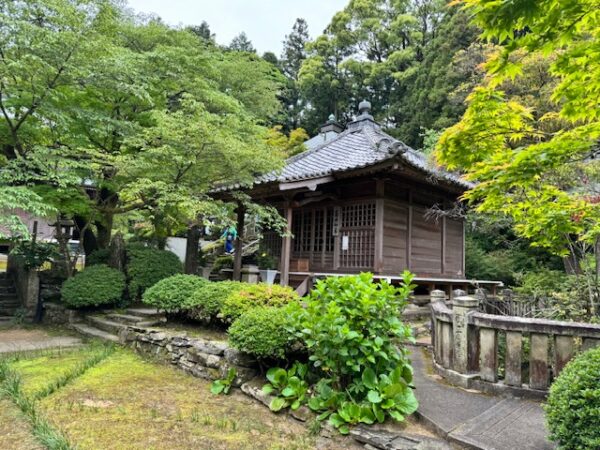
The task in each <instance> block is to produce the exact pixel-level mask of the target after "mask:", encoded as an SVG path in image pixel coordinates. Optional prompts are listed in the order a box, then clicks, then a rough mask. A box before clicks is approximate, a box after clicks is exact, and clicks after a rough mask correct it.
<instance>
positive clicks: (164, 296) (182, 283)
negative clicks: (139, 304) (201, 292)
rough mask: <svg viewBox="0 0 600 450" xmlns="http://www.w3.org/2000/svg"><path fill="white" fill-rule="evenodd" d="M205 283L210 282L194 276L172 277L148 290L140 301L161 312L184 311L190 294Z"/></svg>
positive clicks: (187, 305)
mask: <svg viewBox="0 0 600 450" xmlns="http://www.w3.org/2000/svg"><path fill="white" fill-rule="evenodd" d="M206 283H210V282H209V281H208V280H206V279H205V278H201V277H199V276H196V275H181V274H180V275H173V276H171V277H169V278H164V279H162V280H160V281H159V282H158V283H156V284H155V285H154V286H152V287H150V288H148V289H147V290H146V292H144V295H143V297H142V301H143V302H144V303H146V304H147V305H150V306H154V307H155V308H158V309H160V310H163V311H182V310H186V309H187V308H188V307H189V300H190V297H191V296H192V293H193V292H194V291H195V290H196V289H198V288H200V287H202V286H203V285H205V284H206Z"/></svg>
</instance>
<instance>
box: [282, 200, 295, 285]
mask: <svg viewBox="0 0 600 450" xmlns="http://www.w3.org/2000/svg"><path fill="white" fill-rule="evenodd" d="M283 214H284V215H285V221H286V223H287V226H286V235H285V236H284V237H283V242H282V245H281V264H280V271H281V275H280V277H279V280H280V284H281V285H282V286H287V285H288V284H289V283H290V256H291V253H292V236H291V233H292V207H291V206H290V204H289V203H288V204H287V205H286V206H285V209H284V211H283Z"/></svg>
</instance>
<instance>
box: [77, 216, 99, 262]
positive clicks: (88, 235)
mask: <svg viewBox="0 0 600 450" xmlns="http://www.w3.org/2000/svg"><path fill="white" fill-rule="evenodd" d="M73 220H74V221H75V224H76V225H77V229H78V230H83V233H82V234H81V235H80V236H79V240H80V241H81V242H83V252H84V253H85V256H86V257H87V256H90V254H91V253H93V252H94V251H96V250H98V241H97V240H96V235H95V234H94V232H93V231H92V230H91V229H90V227H89V226H88V227H86V225H87V220H86V219H85V218H84V217H81V216H75V217H74V218H73Z"/></svg>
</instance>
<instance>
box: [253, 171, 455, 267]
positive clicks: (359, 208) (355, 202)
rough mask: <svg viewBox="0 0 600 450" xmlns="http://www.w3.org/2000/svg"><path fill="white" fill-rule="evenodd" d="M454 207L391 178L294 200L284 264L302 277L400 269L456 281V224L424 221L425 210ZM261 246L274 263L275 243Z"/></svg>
mask: <svg viewBox="0 0 600 450" xmlns="http://www.w3.org/2000/svg"><path fill="white" fill-rule="evenodd" d="M454 200H455V197H454V196H453V194H451V193H447V192H443V191H441V190H440V189H438V188H436V187H433V186H426V185H423V184H419V183H416V182H413V181H411V180H407V179H403V178H401V177H398V176H395V175H393V174H389V175H387V176H386V177H385V178H383V177H382V178H377V179H375V178H369V179H362V180H353V182H351V181H350V180H343V181H342V180H339V181H336V182H333V183H330V184H328V185H327V186H322V187H320V188H319V190H318V191H316V192H298V193H295V194H293V200H292V202H291V204H292V205H293V213H292V233H293V235H294V237H293V239H292V240H291V243H290V244H291V245H290V246H291V249H290V253H291V254H290V257H291V259H306V260H308V262H309V272H323V273H325V272H331V273H334V272H337V273H356V272H360V271H366V270H368V271H373V272H374V273H376V274H379V275H390V276H397V275H399V274H401V273H402V272H403V271H404V270H407V269H408V270H410V271H411V272H413V273H414V274H415V275H417V276H420V277H433V278H435V277H442V278H454V279H456V278H464V226H463V223H462V221H461V220H455V219H451V218H440V219H439V220H437V221H436V220H435V219H427V218H426V217H425V216H426V212H427V211H428V209H429V208H431V206H432V205H434V204H439V205H449V204H451V202H452V201H454ZM344 237H346V239H347V245H348V247H347V249H345V250H344V248H343V245H342V243H343V242H345V239H344ZM265 238H266V239H265V246H266V247H267V248H269V250H270V251H271V253H272V254H273V255H275V256H279V255H281V253H282V245H281V238H278V237H277V236H276V235H275V234H274V233H266V235H265Z"/></svg>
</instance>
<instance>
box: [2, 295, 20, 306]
mask: <svg viewBox="0 0 600 450" xmlns="http://www.w3.org/2000/svg"><path fill="white" fill-rule="evenodd" d="M20 305H21V302H20V301H19V299H18V298H17V297H14V298H5V299H2V300H0V306H20Z"/></svg>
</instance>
